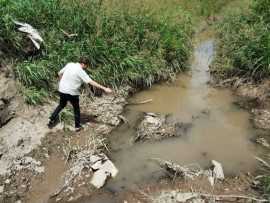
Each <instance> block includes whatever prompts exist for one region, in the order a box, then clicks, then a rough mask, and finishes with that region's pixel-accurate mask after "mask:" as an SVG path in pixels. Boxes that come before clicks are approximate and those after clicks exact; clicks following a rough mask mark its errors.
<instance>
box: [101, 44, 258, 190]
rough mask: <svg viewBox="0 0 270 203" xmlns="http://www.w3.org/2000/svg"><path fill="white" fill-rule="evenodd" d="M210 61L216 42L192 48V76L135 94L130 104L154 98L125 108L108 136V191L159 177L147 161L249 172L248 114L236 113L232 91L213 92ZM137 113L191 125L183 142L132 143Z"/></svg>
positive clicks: (252, 148) (251, 147)
mask: <svg viewBox="0 0 270 203" xmlns="http://www.w3.org/2000/svg"><path fill="white" fill-rule="evenodd" d="M213 57H214V40H212V39H210V40H205V41H203V42H201V43H199V44H198V46H197V47H196V48H195V52H194V58H193V61H192V66H191V71H190V72H189V73H186V74H181V75H179V77H177V79H176V81H175V82H173V83H170V84H164V83H163V84H159V85H154V86H153V87H152V88H151V89H149V90H145V91H142V92H139V93H138V94H136V95H135V96H134V97H132V98H131V101H132V102H134V101H144V100H147V99H152V100H153V102H151V103H147V104H144V105H137V106H128V107H127V108H126V113H125V116H126V117H127V119H128V120H129V123H128V124H124V125H122V126H121V127H119V128H118V129H117V130H116V131H114V133H113V136H112V137H111V139H110V140H111V146H112V154H111V158H112V160H113V161H114V163H115V165H116V166H117V167H118V169H119V171H120V173H119V175H118V176H117V177H116V178H115V179H114V180H111V181H109V183H108V184H107V186H106V188H107V189H109V190H111V191H115V192H118V191H121V190H123V189H134V188H137V186H138V185H140V184H143V183H148V182H151V181H153V180H155V179H157V178H159V177H160V175H161V174H162V171H160V168H159V167H158V165H157V164H156V163H154V162H153V161H151V160H150V159H151V158H156V157H158V158H161V159H165V160H172V161H174V162H176V163H179V164H182V165H185V164H191V163H199V164H200V165H201V166H206V165H208V164H209V162H210V160H212V159H214V160H217V161H219V162H221V163H222V164H223V166H224V170H225V173H226V174H227V175H230V174H238V173H239V172H240V171H243V172H248V171H253V170H254V168H255V164H256V163H255V160H254V154H256V153H257V151H258V150H257V149H256V147H255V146H254V145H253V144H252V142H251V141H250V138H251V137H252V136H253V135H254V131H253V129H252V126H251V124H250V122H249V114H248V113H247V112H245V111H244V110H242V109H240V108H238V107H237V106H236V105H235V104H234V103H235V100H236V98H235V97H234V96H233V95H232V92H231V91H230V90H226V89H217V88H213V87H211V86H210V85H209V84H208V82H209V80H210V74H209V71H208V70H209V65H210V63H211V62H212V60H213ZM141 112H155V113H162V114H171V115H172V116H173V117H174V119H176V120H177V121H179V122H188V123H190V122H191V123H192V124H193V125H192V129H191V130H190V131H189V132H188V133H187V135H186V136H184V137H179V138H171V139H166V140H163V141H158V142H150V143H149V142H148V143H136V144H134V143H133V138H134V136H135V135H136V127H137V125H138V119H139V118H140V117H141Z"/></svg>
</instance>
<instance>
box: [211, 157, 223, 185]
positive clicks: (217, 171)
mask: <svg viewBox="0 0 270 203" xmlns="http://www.w3.org/2000/svg"><path fill="white" fill-rule="evenodd" d="M211 162H212V164H213V166H214V170H213V173H214V177H215V178H216V179H219V180H223V179H224V178H225V177H224V172H223V168H222V165H221V163H219V162H217V161H215V160H212V161H211Z"/></svg>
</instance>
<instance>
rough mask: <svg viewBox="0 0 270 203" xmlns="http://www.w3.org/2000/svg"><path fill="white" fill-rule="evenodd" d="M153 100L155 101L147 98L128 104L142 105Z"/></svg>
mask: <svg viewBox="0 0 270 203" xmlns="http://www.w3.org/2000/svg"><path fill="white" fill-rule="evenodd" d="M152 101H153V99H147V100H144V101H140V102H130V103H128V104H127V105H140V104H146V103H149V102H152Z"/></svg>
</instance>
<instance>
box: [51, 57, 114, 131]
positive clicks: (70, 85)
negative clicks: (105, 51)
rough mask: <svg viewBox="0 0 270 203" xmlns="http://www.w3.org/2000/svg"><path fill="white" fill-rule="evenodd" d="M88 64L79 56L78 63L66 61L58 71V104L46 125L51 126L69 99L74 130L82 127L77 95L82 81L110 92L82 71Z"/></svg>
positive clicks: (110, 91)
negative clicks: (73, 119) (72, 113)
mask: <svg viewBox="0 0 270 203" xmlns="http://www.w3.org/2000/svg"><path fill="white" fill-rule="evenodd" d="M88 65H89V60H88V59H87V58H84V57H82V58H80V60H79V62H78V63H72V62H70V63H68V64H66V65H65V67H64V68H62V69H61V70H60V71H59V72H58V76H59V79H60V82H59V89H58V90H59V95H60V100H59V105H58V106H57V107H56V109H55V110H54V112H53V113H52V114H51V116H50V118H49V123H48V127H49V128H52V127H53V126H54V125H55V124H56V121H57V119H58V115H59V113H60V112H61V110H62V109H63V108H65V106H66V105H67V102H68V101H69V102H70V103H71V104H72V106H73V110H74V118H75V131H80V130H81V129H82V126H81V123H80V104H79V95H80V91H79V89H80V87H81V85H82V83H86V84H90V85H92V86H94V87H97V88H100V89H102V90H104V92H106V93H112V90H111V89H110V88H107V87H104V86H102V85H100V84H98V83H97V82H95V81H94V80H92V79H91V78H90V77H89V75H88V74H87V73H86V72H85V71H84V69H86V68H87V67H88Z"/></svg>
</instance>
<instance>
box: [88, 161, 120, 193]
mask: <svg viewBox="0 0 270 203" xmlns="http://www.w3.org/2000/svg"><path fill="white" fill-rule="evenodd" d="M93 167H94V168H95V170H97V171H96V172H94V175H93V177H92V180H91V184H92V185H94V186H95V187H96V188H101V187H102V186H103V185H104V184H105V181H106V179H107V178H108V177H115V176H116V175H117V173H118V169H117V168H116V167H115V166H114V164H113V163H112V162H111V161H110V160H106V161H105V162H104V163H102V161H98V162H96V163H95V164H94V165H93V166H92V168H93ZM94 168H93V169H94Z"/></svg>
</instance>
